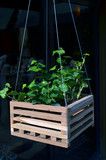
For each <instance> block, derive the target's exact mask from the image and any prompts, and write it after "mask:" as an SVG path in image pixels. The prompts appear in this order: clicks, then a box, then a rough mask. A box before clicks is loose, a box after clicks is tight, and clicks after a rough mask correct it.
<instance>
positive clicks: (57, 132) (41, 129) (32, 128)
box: [11, 123, 67, 139]
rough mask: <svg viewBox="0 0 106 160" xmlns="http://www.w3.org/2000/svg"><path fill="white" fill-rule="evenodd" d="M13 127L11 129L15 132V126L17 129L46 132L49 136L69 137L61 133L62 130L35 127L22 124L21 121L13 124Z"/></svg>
mask: <svg viewBox="0 0 106 160" xmlns="http://www.w3.org/2000/svg"><path fill="white" fill-rule="evenodd" d="M11 127H12V130H11V132H12V133H13V132H14V131H13V128H16V129H23V130H26V131H30V132H34V133H39V134H45V135H48V136H55V137H60V138H64V139H66V138H67V135H63V134H61V132H60V131H54V130H50V129H46V128H39V127H34V126H30V125H26V124H21V123H15V124H12V126H11Z"/></svg>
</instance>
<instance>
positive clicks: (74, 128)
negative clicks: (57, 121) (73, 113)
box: [71, 114, 93, 132]
mask: <svg viewBox="0 0 106 160" xmlns="http://www.w3.org/2000/svg"><path fill="white" fill-rule="evenodd" d="M92 117H93V114H91V115H90V116H88V117H87V118H85V119H83V120H82V121H81V122H79V123H78V124H75V126H73V127H71V132H73V131H75V130H76V129H77V128H79V127H80V126H82V125H83V124H84V123H86V122H87V121H88V120H90V119H92Z"/></svg>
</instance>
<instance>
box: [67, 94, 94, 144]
mask: <svg viewBox="0 0 106 160" xmlns="http://www.w3.org/2000/svg"><path fill="white" fill-rule="evenodd" d="M68 114H69V116H68V126H69V141H70V142H71V141H72V140H74V139H75V138H76V137H77V136H79V135H80V134H81V133H82V132H84V131H85V130H86V129H87V128H89V127H90V126H93V125H94V100H93V95H89V96H86V97H84V98H81V99H80V100H78V101H76V102H74V103H72V104H70V105H69V106H68Z"/></svg>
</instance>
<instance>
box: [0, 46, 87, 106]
mask: <svg viewBox="0 0 106 160" xmlns="http://www.w3.org/2000/svg"><path fill="white" fill-rule="evenodd" d="M64 54H65V51H64V50H63V49H62V48H60V49H59V50H56V51H53V56H56V57H57V55H58V58H56V65H55V66H52V67H51V68H50V69H49V71H48V72H47V71H46V69H45V65H44V64H42V63H39V62H38V61H37V60H32V62H31V64H30V66H29V67H28V72H34V73H35V74H37V73H40V74H41V76H37V75H36V76H35V78H34V79H33V81H32V82H30V84H23V85H22V89H21V92H18V91H12V88H11V87H10V84H8V83H6V84H5V87H4V89H3V90H1V91H0V96H1V97H2V98H6V97H7V96H10V97H11V96H12V97H13V98H14V99H15V100H18V101H26V102H31V103H33V104H37V103H43V104H56V103H59V104H63V98H64V96H63V94H64V92H65V93H66V98H67V102H68V103H71V102H72V101H75V100H77V99H79V98H80V97H81V96H82V93H83V90H84V88H87V87H88V85H87V81H88V80H90V79H87V78H86V77H85V72H84V64H85V59H86V56H88V54H85V55H84V57H83V58H82V59H81V61H74V60H72V61H71V62H70V63H71V65H70V66H69V64H67V59H69V60H70V57H68V56H65V55H64ZM61 65H62V66H61ZM62 77H63V79H64V82H62Z"/></svg>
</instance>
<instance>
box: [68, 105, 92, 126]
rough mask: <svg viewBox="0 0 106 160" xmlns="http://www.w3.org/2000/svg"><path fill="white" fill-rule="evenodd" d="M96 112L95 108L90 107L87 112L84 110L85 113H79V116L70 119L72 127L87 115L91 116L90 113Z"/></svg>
mask: <svg viewBox="0 0 106 160" xmlns="http://www.w3.org/2000/svg"><path fill="white" fill-rule="evenodd" d="M93 110H94V108H93V107H90V108H88V109H86V110H84V111H83V112H81V113H79V114H78V115H76V116H75V117H73V118H71V119H70V122H69V123H70V125H71V124H73V123H75V122H77V121H79V120H80V119H82V118H83V117H84V116H86V115H87V114H89V113H90V112H92V111H93Z"/></svg>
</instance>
